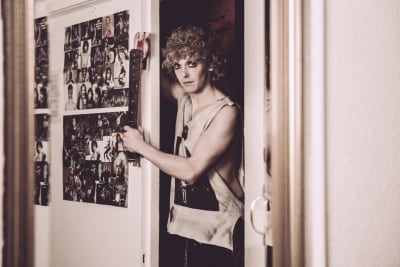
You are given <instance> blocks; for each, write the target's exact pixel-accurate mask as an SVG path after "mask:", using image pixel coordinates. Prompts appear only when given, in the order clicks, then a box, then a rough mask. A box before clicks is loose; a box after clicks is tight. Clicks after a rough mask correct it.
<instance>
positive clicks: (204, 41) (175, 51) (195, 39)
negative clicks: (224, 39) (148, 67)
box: [162, 25, 226, 80]
mask: <svg viewBox="0 0 400 267" xmlns="http://www.w3.org/2000/svg"><path fill="white" fill-rule="evenodd" d="M162 55H163V57H164V60H163V62H162V68H163V70H164V71H165V72H166V73H168V74H170V75H171V76H172V77H175V73H174V64H175V63H176V62H177V61H179V60H180V59H183V58H186V57H190V58H193V59H194V60H195V61H200V62H203V63H205V64H206V66H207V67H211V68H213V72H212V76H211V77H212V80H218V79H220V78H221V77H223V76H224V75H225V65H226V59H225V58H224V56H223V53H222V51H221V49H220V48H219V47H218V46H217V42H216V38H215V36H214V34H213V33H212V32H211V31H209V30H207V29H205V28H204V27H201V26H192V25H182V26H179V27H178V28H177V29H175V30H174V31H172V33H171V36H170V37H169V38H168V39H167V43H166V46H165V48H164V49H163V50H162Z"/></svg>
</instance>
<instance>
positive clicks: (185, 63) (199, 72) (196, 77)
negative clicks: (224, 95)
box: [174, 57, 209, 93]
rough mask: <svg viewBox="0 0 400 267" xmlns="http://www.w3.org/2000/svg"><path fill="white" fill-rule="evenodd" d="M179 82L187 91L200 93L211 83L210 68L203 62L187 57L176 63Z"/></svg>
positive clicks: (175, 67) (175, 68) (175, 69)
mask: <svg viewBox="0 0 400 267" xmlns="http://www.w3.org/2000/svg"><path fill="white" fill-rule="evenodd" d="M174 71H175V75H176V78H177V79H178V82H179V83H180V85H181V86H182V87H183V89H184V90H185V91H186V92H187V93H200V92H201V91H202V90H203V89H204V87H205V86H207V85H209V76H208V70H207V68H206V66H205V64H204V63H203V62H199V61H194V60H193V59H192V58H189V57H186V58H184V59H180V60H178V61H176V62H175V64H174Z"/></svg>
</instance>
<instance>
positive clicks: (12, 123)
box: [2, 0, 34, 267]
mask: <svg viewBox="0 0 400 267" xmlns="http://www.w3.org/2000/svg"><path fill="white" fill-rule="evenodd" d="M33 10H34V5H33V1H32V0H20V1H14V0H4V1H2V15H3V22H4V32H3V34H4V63H3V64H4V98H5V101H4V103H5V105H4V114H5V118H4V130H3V131H4V141H5V142H4V153H5V166H4V214H3V220H4V228H3V231H4V247H3V266H8V267H14V266H15V267H17V266H18V267H20V266H25V267H31V266H33V265H34V249H33V244H34V243H33V231H34V227H33V223H34V220H33V216H34V214H33V184H34V183H33V180H34V175H33V170H34V167H33V166H34V162H33V146H34V140H33V136H34V129H33V127H34V117H33V100H32V99H33V90H32V88H33V85H34V83H33V71H34V67H33V66H34V64H33V63H34V61H33V60H34V47H33V45H34V44H33V43H34V42H33V40H34V38H33V32H34V31H33V19H34V14H33Z"/></svg>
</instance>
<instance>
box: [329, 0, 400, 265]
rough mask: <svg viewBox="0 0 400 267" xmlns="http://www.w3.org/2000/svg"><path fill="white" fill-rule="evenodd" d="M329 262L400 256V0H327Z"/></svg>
mask: <svg viewBox="0 0 400 267" xmlns="http://www.w3.org/2000/svg"><path fill="white" fill-rule="evenodd" d="M325 12H326V28H325V30H326V112H327V116H326V140H327V143H326V145H327V214H328V215H327V227H328V264H329V266H330V267H336V266H337V267H339V266H365V267H368V266H371V267H372V266H399V264H400V254H399V253H398V252H399V250H400V243H399V241H398V237H399V236H400V224H399V221H400V213H399V212H398V207H397V206H398V203H400V194H399V192H400V179H399V177H400V176H399V174H400V164H399V162H400V152H399V151H400V139H399V136H400V112H399V99H400V90H399V84H400V49H399V48H400V31H399V23H400V2H399V1H397V0H388V1H374V0H354V1H345V0H339V1H326V9H325Z"/></svg>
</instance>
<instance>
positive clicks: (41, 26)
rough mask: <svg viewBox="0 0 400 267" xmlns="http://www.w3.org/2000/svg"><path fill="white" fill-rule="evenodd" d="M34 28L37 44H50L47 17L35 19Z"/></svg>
mask: <svg viewBox="0 0 400 267" xmlns="http://www.w3.org/2000/svg"><path fill="white" fill-rule="evenodd" d="M33 25H34V30H35V45H36V46H42V45H48V43H47V42H48V37H47V17H41V18H37V19H35V23H34V24H33Z"/></svg>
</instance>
